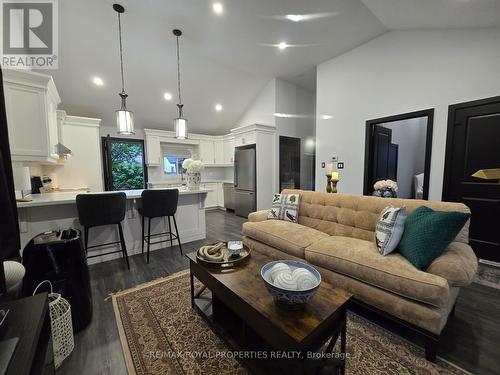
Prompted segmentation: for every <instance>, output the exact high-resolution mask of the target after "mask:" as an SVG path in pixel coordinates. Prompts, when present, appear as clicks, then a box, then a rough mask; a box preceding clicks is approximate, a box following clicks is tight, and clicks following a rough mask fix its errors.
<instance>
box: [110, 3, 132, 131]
mask: <svg viewBox="0 0 500 375" xmlns="http://www.w3.org/2000/svg"><path fill="white" fill-rule="evenodd" d="M113 9H114V10H115V11H116V13H118V35H119V37H120V67H121V76H122V91H121V92H120V93H119V94H118V95H120V98H121V108H120V109H119V110H117V111H116V127H117V128H118V134H135V131H134V112H132V111H129V110H127V97H128V95H127V94H126V93H125V79H124V78H123V45H122V22H121V14H122V13H125V8H124V7H123V6H121V5H120V4H113Z"/></svg>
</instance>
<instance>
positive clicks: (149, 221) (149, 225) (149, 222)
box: [147, 218, 151, 264]
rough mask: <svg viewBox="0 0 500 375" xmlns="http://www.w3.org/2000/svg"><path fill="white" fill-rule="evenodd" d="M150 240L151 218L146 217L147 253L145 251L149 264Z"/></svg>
mask: <svg viewBox="0 0 500 375" xmlns="http://www.w3.org/2000/svg"><path fill="white" fill-rule="evenodd" d="M150 242H151V218H148V250H147V251H148V253H147V263H148V264H149V246H150V245H149V244H150Z"/></svg>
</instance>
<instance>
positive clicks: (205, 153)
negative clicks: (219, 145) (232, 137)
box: [198, 139, 215, 165]
mask: <svg viewBox="0 0 500 375" xmlns="http://www.w3.org/2000/svg"><path fill="white" fill-rule="evenodd" d="M198 158H199V159H200V160H201V161H202V163H203V164H205V165H213V164H215V146H214V141H213V140H212V139H200V144H199V146H198Z"/></svg>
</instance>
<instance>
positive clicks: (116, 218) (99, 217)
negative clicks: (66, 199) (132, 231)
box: [76, 192, 130, 269]
mask: <svg viewBox="0 0 500 375" xmlns="http://www.w3.org/2000/svg"><path fill="white" fill-rule="evenodd" d="M126 204H127V196H126V194H125V193H121V192H120V193H102V194H78V195H77V196H76V207H77V209H78V217H79V219H80V224H81V225H82V226H83V228H84V233H85V254H86V255H87V259H90V258H95V257H100V256H102V255H109V254H115V253H120V252H121V253H122V255H123V257H124V258H125V261H126V262H127V268H128V269H130V264H129V262H128V254H127V247H126V245H125V239H124V238H123V229H122V223H121V222H122V220H123V219H124V218H125V211H126ZM102 225H117V226H118V233H119V236H120V240H119V241H115V242H108V243H104V244H99V245H93V246H89V245H88V244H89V229H90V228H92V227H99V226H102ZM116 244H120V250H116V251H110V252H108V253H104V254H98V255H90V256H89V255H88V250H89V249H95V248H97V247H103V246H110V245H116Z"/></svg>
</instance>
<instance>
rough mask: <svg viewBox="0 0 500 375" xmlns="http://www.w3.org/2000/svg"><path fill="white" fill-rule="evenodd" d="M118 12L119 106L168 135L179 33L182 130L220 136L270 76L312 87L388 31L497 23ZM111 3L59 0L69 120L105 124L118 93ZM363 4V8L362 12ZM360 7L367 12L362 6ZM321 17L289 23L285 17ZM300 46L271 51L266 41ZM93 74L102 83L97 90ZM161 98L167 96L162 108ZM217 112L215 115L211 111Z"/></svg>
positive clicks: (397, 8) (269, 10) (374, 9)
mask: <svg viewBox="0 0 500 375" xmlns="http://www.w3.org/2000/svg"><path fill="white" fill-rule="evenodd" d="M117 1H118V2H119V3H120V4H122V5H123V6H124V7H125V8H126V13H125V14H124V15H123V16H122V26H123V41H124V59H125V74H126V77H125V79H126V91H127V93H128V94H129V99H128V102H127V103H128V107H129V109H130V110H132V111H134V113H135V117H136V125H137V127H139V128H145V127H148V128H158V129H169V130H170V129H172V122H173V121H172V119H173V118H174V117H176V106H175V104H176V102H177V93H176V56H175V38H174V36H173V35H172V32H171V30H172V29H174V28H180V29H182V31H183V32H184V36H183V37H182V38H181V64H182V66H181V68H182V91H183V93H182V96H183V102H184V104H185V116H186V117H187V118H188V120H189V125H190V128H189V129H190V131H192V132H198V133H205V134H223V133H225V132H227V131H228V130H229V129H231V128H232V127H234V126H235V124H236V122H237V120H238V118H239V117H240V116H241V115H242V114H243V112H244V111H245V109H246V108H247V107H248V106H249V104H250V103H251V102H252V100H253V99H254V98H255V96H256V95H257V94H258V93H259V91H260V90H261V89H262V88H263V87H264V86H265V84H266V83H267V82H268V81H269V80H270V79H271V78H273V77H281V78H285V79H287V80H290V81H292V82H295V83H297V84H299V85H301V86H303V87H306V88H310V89H314V87H315V76H316V74H315V66H316V65H317V64H319V63H321V62H323V61H326V60H328V59H330V58H333V57H335V56H338V55H340V54H342V53H344V52H346V51H348V50H350V49H352V48H354V47H356V46H358V45H360V44H363V43H365V42H367V41H369V40H371V39H373V38H375V37H377V36H379V35H381V34H383V33H384V32H386V31H388V30H392V29H407V28H437V27H462V26H463V27H485V26H499V25H500V17H498V16H499V15H500V12H499V3H500V1H498V0H307V1H306V0H219V1H220V2H221V3H223V5H224V14H223V15H217V14H215V13H214V12H213V11H212V3H213V2H212V1H210V0H141V1H137V0H117ZM114 2H115V1H113V0H63V1H59V69H58V70H55V71H43V72H44V73H47V72H49V73H50V74H52V75H53V76H54V79H55V82H56V85H57V87H58V89H59V93H60V95H61V98H62V103H61V106H60V107H61V108H62V109H65V110H66V111H67V112H68V113H69V114H72V115H80V116H89V117H97V118H102V119H103V125H105V126H114V111H115V110H116V109H117V108H118V107H119V103H120V102H119V97H118V92H119V91H120V75H119V54H118V35H117V17H116V13H115V12H114V11H113V9H112V4H113V3H114ZM365 5H366V6H365ZM368 8H369V9H368ZM318 13H321V14H329V17H319V18H317V19H315V20H313V21H308V22H298V23H294V22H290V21H287V20H283V19H280V17H278V16H283V15H285V14H318ZM281 41H285V42H287V43H289V44H297V45H301V46H300V47H290V48H287V49H286V50H283V51H281V50H278V49H277V48H274V47H269V46H266V44H276V43H279V42H281ZM92 76H99V77H101V78H102V79H103V80H104V82H105V85H104V86H102V87H97V86H95V85H94V84H93V83H92V82H91V77H92ZM164 92H170V93H171V94H173V96H174V98H173V99H172V101H170V102H167V101H165V100H164V98H163V93H164ZM216 103H220V104H222V105H223V106H224V109H223V111H222V112H216V111H215V110H214V106H215V104H216Z"/></svg>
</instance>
